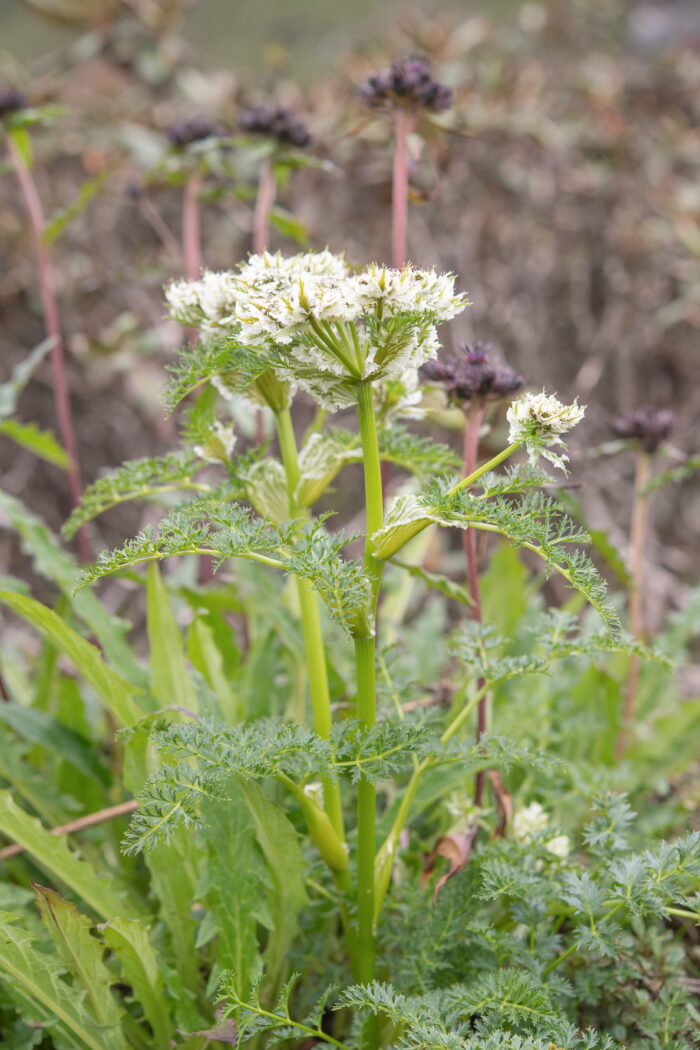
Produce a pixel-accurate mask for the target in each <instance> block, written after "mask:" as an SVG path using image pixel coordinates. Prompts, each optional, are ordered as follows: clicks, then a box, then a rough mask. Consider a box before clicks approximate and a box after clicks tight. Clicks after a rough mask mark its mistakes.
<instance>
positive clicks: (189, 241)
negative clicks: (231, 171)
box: [182, 168, 202, 281]
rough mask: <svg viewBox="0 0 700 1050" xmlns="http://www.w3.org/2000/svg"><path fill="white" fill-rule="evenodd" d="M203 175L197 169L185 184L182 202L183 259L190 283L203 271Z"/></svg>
mask: <svg viewBox="0 0 700 1050" xmlns="http://www.w3.org/2000/svg"><path fill="white" fill-rule="evenodd" d="M201 188H202V173H201V172H200V171H199V169H197V168H196V169H195V170H194V171H193V172H192V174H191V175H189V176H188V178H187V182H186V183H185V193H184V198H183V201H182V257H183V261H184V264H185V275H186V277H187V279H188V280H189V281H196V280H198V279H199V276H200V271H201V269H202V233H201V225H200V219H199V194H200V191H201Z"/></svg>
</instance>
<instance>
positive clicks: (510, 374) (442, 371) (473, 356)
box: [421, 343, 524, 405]
mask: <svg viewBox="0 0 700 1050" xmlns="http://www.w3.org/2000/svg"><path fill="white" fill-rule="evenodd" d="M490 350H491V348H490V346H488V345H485V344H483V343H476V344H475V345H474V346H469V345H467V344H466V343H465V344H463V345H462V346H461V347H460V349H459V353H458V355H456V356H455V357H454V358H453V359H452V360H451V361H429V362H428V363H427V364H425V365H423V368H422V369H421V374H422V375H423V377H424V378H425V379H427V380H428V381H429V382H433V383H439V384H440V385H441V386H442V387H443V388H444V390H445V392H446V394H447V396H448V398H449V400H450V401H454V402H456V403H457V404H461V405H464V404H468V403H469V402H470V401H473V400H474V399H475V398H481V399H484V400H489V401H496V400H499V399H500V398H506V397H510V396H512V395H513V394H514V393H516V392H517V391H518V390H519V389H520V388H521V387H522V385H523V383H524V379H523V377H522V376H521V375H518V373H517V372H516V371H515V370H514V369H512V368H510V367H509V366H508V365H506V364H503V362H501V361H498V360H496V359H494V358H493V357H492V356H491V354H490Z"/></svg>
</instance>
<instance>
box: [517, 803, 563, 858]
mask: <svg viewBox="0 0 700 1050" xmlns="http://www.w3.org/2000/svg"><path fill="white" fill-rule="evenodd" d="M549 828H550V823H549V814H548V813H547V812H546V811H545V810H544V809H543V808H542V806H541V805H540V804H539V802H531V803H530V805H529V806H524V807H521V808H520V809H516V811H515V813H514V814H513V820H512V823H511V834H512V836H513V838H514V839H516V840H517V841H518V842H522V843H524V844H525V845H530V844H531V843H532V842H534V841H535V840H539V841H541V842H542V845H543V846H544V848H545V849H546V850H547V852H548V853H551V854H552V855H553V856H554V857H559V858H560V860H566V858H567V857H568V856H569V853H570V852H571V843H570V842H569V837H568V835H553V836H552V837H551V838H547V837H546V834H545V833H546V832H547V831H548V830H549Z"/></svg>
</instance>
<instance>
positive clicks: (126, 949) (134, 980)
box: [101, 919, 172, 1050]
mask: <svg viewBox="0 0 700 1050" xmlns="http://www.w3.org/2000/svg"><path fill="white" fill-rule="evenodd" d="M101 930H102V936H103V938H104V942H105V944H106V945H107V947H108V948H110V949H111V950H112V951H113V952H114V955H115V957H116V959H117V962H118V963H119V965H120V967H121V975H122V978H123V980H124V982H125V983H126V984H129V985H130V986H131V989H132V993H133V996H134V999H135V1000H136V1001H137V1002H138V1003H139V1004H140V1005H141V1007H142V1009H143V1012H144V1016H145V1018H146V1020H147V1021H148V1023H149V1024H150V1026H151V1028H152V1029H153V1040H154V1044H153V1045H154V1050H168V1048H169V1047H170V1037H171V1035H172V1027H171V1023H170V1014H169V1011H168V1006H167V1001H166V998H165V984H164V980H163V976H162V974H161V972H160V969H159V965H158V959H157V957H156V954H155V952H154V951H153V947H152V945H151V942H150V940H149V937H148V931H147V930H146V927H145V926H143V924H142V923H141V922H139V921H138V920H136V919H112V921H111V922H109V923H106V924H105V925H104V926H103V927H101Z"/></svg>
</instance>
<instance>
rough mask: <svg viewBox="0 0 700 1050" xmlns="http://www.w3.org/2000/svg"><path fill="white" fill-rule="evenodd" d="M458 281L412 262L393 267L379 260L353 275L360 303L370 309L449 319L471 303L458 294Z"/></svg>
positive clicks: (449, 275) (441, 319) (354, 288)
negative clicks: (381, 263)
mask: <svg viewBox="0 0 700 1050" xmlns="http://www.w3.org/2000/svg"><path fill="white" fill-rule="evenodd" d="M454 283H455V278H454V274H451V273H442V274H437V273H435V270H419V269H418V268H416V267H414V266H410V265H409V266H404V268H403V269H402V270H393V269H389V268H388V267H386V266H380V265H379V264H378V263H372V264H371V265H370V266H368V267H366V269H364V270H362V271H361V272H360V273H358V274H356V275H355V276H354V277H351V278H350V284H351V285H352V286H353V290H354V293H355V296H356V299H357V302H358V303H360V304H361V305H362V306H363V307H364V308H365V309H366V310H371V311H373V312H376V311H377V310H379V309H382V310H388V311H389V312H390V313H418V314H432V315H433V316H434V317H435V320H436V321H449V320H451V319H452V318H453V317H454V316H455V315H456V314H458V313H460V312H461V311H462V310H463V309H464V307H465V306H467V305H468V302H467V300H466V298H465V297H464V296H461V295H455V294H454Z"/></svg>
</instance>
